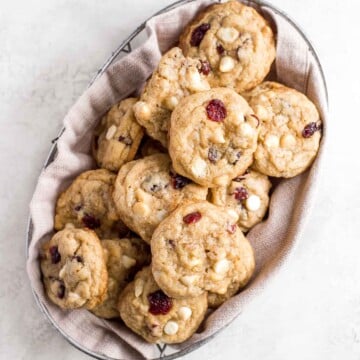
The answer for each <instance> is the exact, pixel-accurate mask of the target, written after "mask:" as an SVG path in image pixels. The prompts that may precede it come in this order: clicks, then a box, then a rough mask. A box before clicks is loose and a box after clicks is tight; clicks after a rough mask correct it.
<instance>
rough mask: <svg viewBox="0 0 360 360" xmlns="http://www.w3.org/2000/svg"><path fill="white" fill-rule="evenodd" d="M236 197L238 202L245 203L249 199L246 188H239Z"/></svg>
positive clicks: (235, 193)
mask: <svg viewBox="0 0 360 360" xmlns="http://www.w3.org/2000/svg"><path fill="white" fill-rule="evenodd" d="M234 196H235V199H236V200H238V201H243V200H246V199H247V198H248V197H249V193H248V192H247V190H246V189H245V188H244V187H238V188H236V189H235V192H234Z"/></svg>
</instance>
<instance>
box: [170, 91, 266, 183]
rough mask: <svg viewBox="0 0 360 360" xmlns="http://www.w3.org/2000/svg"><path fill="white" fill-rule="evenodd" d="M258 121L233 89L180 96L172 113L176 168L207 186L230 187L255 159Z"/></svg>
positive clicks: (171, 140) (172, 149) (171, 130)
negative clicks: (232, 180)
mask: <svg viewBox="0 0 360 360" xmlns="http://www.w3.org/2000/svg"><path fill="white" fill-rule="evenodd" d="M258 125H259V123H258V120H257V119H256V117H254V115H253V111H252V109H251V108H250V106H249V105H248V103H247V102H246V101H245V100H244V99H243V98H242V97H241V96H240V95H238V94H237V93H236V92H235V91H234V90H232V89H228V88H216V89H212V90H210V91H206V92H202V93H198V94H193V95H190V96H188V97H186V98H184V99H182V100H181V101H180V103H179V106H178V107H176V109H175V110H174V111H173V113H172V115H171V127H170V144H169V153H170V157H171V159H172V161H173V166H174V169H175V171H176V172H177V173H179V174H181V175H183V176H186V177H188V178H189V179H192V180H193V181H195V182H196V183H198V184H200V185H203V186H207V187H216V186H221V185H222V186H226V185H227V184H228V183H229V182H230V181H231V179H233V178H234V177H236V176H237V175H238V174H242V173H243V172H244V171H245V170H246V169H247V168H248V167H249V166H250V165H251V163H252V162H253V153H254V151H255V149H256V144H257V137H258V129H257V127H258Z"/></svg>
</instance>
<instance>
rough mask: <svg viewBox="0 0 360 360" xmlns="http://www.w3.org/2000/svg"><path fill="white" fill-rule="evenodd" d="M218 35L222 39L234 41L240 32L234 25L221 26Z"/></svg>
mask: <svg viewBox="0 0 360 360" xmlns="http://www.w3.org/2000/svg"><path fill="white" fill-rule="evenodd" d="M216 36H217V37H218V38H219V39H220V40H222V41H225V42H229V43H232V42H234V41H235V40H236V39H237V38H238V37H239V32H238V31H237V30H236V29H234V28H233V27H221V28H220V29H219V30H218V31H217V33H216Z"/></svg>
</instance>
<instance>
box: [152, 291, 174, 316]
mask: <svg viewBox="0 0 360 360" xmlns="http://www.w3.org/2000/svg"><path fill="white" fill-rule="evenodd" d="M148 301H149V303H150V308H149V312H150V313H151V314H153V315H166V314H167V313H168V312H169V311H170V310H171V308H172V300H171V298H169V297H168V296H167V295H166V294H164V293H163V291H162V290H157V291H155V292H153V293H151V294H149V295H148Z"/></svg>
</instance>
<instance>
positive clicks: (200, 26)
mask: <svg viewBox="0 0 360 360" xmlns="http://www.w3.org/2000/svg"><path fill="white" fill-rule="evenodd" d="M180 47H181V48H182V50H183V52H184V55H185V56H188V57H192V58H199V59H201V60H202V61H203V62H207V63H208V64H209V68H210V71H209V76H208V80H209V83H210V85H211V86H212V87H218V86H226V87H232V88H234V89H235V90H236V91H237V92H242V91H244V90H248V89H251V88H253V87H254V86H256V85H258V84H260V83H261V82H262V81H263V80H264V78H265V76H266V75H267V74H268V73H269V71H270V67H271V64H272V62H273V61H274V59H275V40H274V34H273V32H272V30H271V28H270V26H269V24H268V23H267V21H266V20H265V19H264V18H263V17H262V16H261V15H260V14H259V13H258V12H257V11H256V10H255V9H253V8H252V7H249V6H245V5H243V4H241V3H240V2H238V1H229V2H226V3H223V4H214V5H212V6H209V7H208V8H206V9H205V10H204V11H203V12H201V13H200V14H199V15H198V16H197V17H196V18H195V20H193V21H192V22H191V23H190V24H189V25H188V26H187V27H186V28H185V30H184V32H183V34H182V35H181V37H180Z"/></svg>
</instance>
